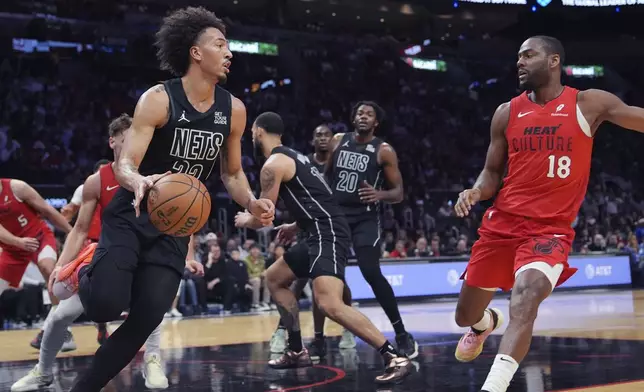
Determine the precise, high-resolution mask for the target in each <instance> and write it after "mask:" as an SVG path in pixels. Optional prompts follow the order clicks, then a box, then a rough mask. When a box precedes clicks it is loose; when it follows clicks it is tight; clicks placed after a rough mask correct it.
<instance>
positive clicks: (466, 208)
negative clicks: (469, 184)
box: [454, 188, 481, 218]
mask: <svg viewBox="0 0 644 392" xmlns="http://www.w3.org/2000/svg"><path fill="white" fill-rule="evenodd" d="M479 200H481V190H480V189H476V188H475V189H466V190H464V191H463V192H461V193H459V194H458V201H457V202H456V205H454V211H456V215H458V216H459V217H461V218H462V217H464V216H468V215H469V214H470V210H471V209H472V207H473V206H474V205H475V204H476V203H478V202H479Z"/></svg>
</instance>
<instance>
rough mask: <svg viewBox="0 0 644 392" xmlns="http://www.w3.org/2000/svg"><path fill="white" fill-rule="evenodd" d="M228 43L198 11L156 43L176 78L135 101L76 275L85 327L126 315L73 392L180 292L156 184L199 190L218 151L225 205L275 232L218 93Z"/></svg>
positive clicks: (238, 127)
mask: <svg viewBox="0 0 644 392" xmlns="http://www.w3.org/2000/svg"><path fill="white" fill-rule="evenodd" d="M224 34H225V25H224V23H223V22H222V20H221V19H219V18H217V17H216V16H215V14H214V13H212V12H210V11H208V10H207V9H205V8H203V7H187V8H183V9H178V10H175V11H174V12H172V13H171V14H170V15H168V16H167V17H166V18H165V19H164V20H163V23H162V25H161V27H160V29H159V31H158V32H157V34H156V43H155V45H156V46H157V49H158V51H157V56H158V58H159V60H160V62H161V67H162V68H163V69H165V70H169V71H171V72H172V73H173V74H175V75H177V76H178V77H177V78H174V79H170V80H167V81H165V82H163V83H162V84H159V85H157V86H154V87H152V88H150V89H149V90H147V91H146V92H145V93H144V94H143V95H142V96H141V98H140V99H139V101H138V103H137V105H136V109H135V111H134V117H133V119H132V126H131V128H130V130H129V131H128V132H127V134H126V136H125V141H124V143H123V150H122V152H121V156H120V159H119V161H118V162H117V163H116V165H115V166H114V174H115V176H116V180H117V181H118V183H119V184H120V188H119V189H118V190H117V191H116V194H115V195H114V197H113V199H112V201H111V202H110V204H109V205H108V206H107V207H106V208H105V209H104V210H103V215H102V221H103V224H102V228H101V236H100V239H99V242H98V245H97V246H96V251H95V253H94V256H93V258H92V261H91V263H90V264H89V265H87V266H84V267H82V268H80V269H79V271H78V280H79V291H78V294H79V296H80V299H81V302H82V303H83V307H84V309H85V312H86V313H87V315H88V317H89V318H90V319H92V320H93V321H96V322H102V321H110V320H114V319H116V318H118V317H119V315H120V314H121V312H122V311H123V310H125V309H128V308H129V310H130V311H129V314H128V317H127V319H126V320H125V321H124V322H123V324H122V325H121V326H120V327H119V328H118V329H117V330H116V331H115V332H114V333H113V334H112V335H111V336H110V337H109V339H108V340H107V342H105V343H104V344H103V345H102V346H101V347H100V348H99V349H98V351H97V352H96V355H95V356H94V358H93V361H92V365H91V366H90V367H89V369H87V371H85V372H84V373H82V374H80V375H79V377H78V379H77V383H76V384H75V385H74V387H73V388H72V391H74V392H99V391H100V390H101V389H102V388H103V387H104V386H105V385H106V384H107V383H108V382H109V381H110V380H111V379H112V378H113V377H114V376H116V375H117V374H118V373H119V372H120V371H121V370H122V369H123V368H124V367H125V366H126V365H127V364H128V363H130V361H131V360H132V359H133V358H134V356H135V355H136V353H137V352H138V351H139V349H140V348H141V346H143V344H144V342H145V340H146V339H147V338H148V336H149V335H150V334H151V333H152V331H153V330H154V329H155V328H156V327H157V326H158V325H159V323H161V321H162V320H163V316H164V315H165V312H166V311H167V310H168V309H169V308H170V305H171V304H172V301H173V300H174V298H175V295H176V293H177V289H178V288H179V283H180V282H181V277H182V275H183V272H184V269H185V267H186V258H187V256H188V249H189V246H188V243H189V240H188V238H186V237H173V236H170V235H165V234H162V233H160V232H159V230H157V229H156V228H155V227H154V226H153V225H152V223H151V222H150V219H149V216H148V212H147V208H146V204H147V203H146V199H145V197H146V194H147V192H148V191H149V190H150V188H151V187H152V186H153V185H154V183H155V182H156V181H157V180H158V179H160V178H162V177H163V176H164V175H165V174H168V173H171V172H182V173H188V174H191V175H192V176H194V177H195V178H197V179H198V180H200V181H201V182H205V181H207V180H208V178H210V175H211V174H212V172H213V169H214V167H215V166H216V160H217V158H218V157H219V155H220V149H221V177H222V181H223V182H224V185H225V186H226V189H227V190H228V192H229V193H230V195H231V197H232V198H233V199H234V200H235V201H236V202H237V203H239V204H240V205H241V206H243V207H245V208H247V209H248V210H249V211H250V212H251V213H252V214H253V215H254V216H256V217H257V218H258V219H260V220H261V222H262V224H264V225H270V224H272V221H273V217H274V213H275V206H274V205H273V203H272V202H271V201H270V200H257V199H255V197H254V196H253V193H252V191H251V189H250V186H249V184H248V180H247V179H246V176H245V175H244V171H243V169H242V165H241V139H242V135H243V133H244V130H245V128H246V109H245V107H244V104H243V103H242V102H241V101H240V100H239V99H238V98H236V97H233V96H232V95H231V94H230V93H229V92H228V91H226V90H225V89H223V88H222V87H221V86H220V84H221V83H224V82H225V81H226V80H227V78H228V73H229V66H230V59H231V58H232V53H231V52H230V49H229V48H228V41H227V40H226V36H225V35H224Z"/></svg>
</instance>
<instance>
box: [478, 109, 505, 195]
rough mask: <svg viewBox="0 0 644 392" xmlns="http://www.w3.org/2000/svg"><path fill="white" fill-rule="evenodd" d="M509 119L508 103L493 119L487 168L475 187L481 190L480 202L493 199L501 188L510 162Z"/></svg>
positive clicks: (496, 112) (495, 113) (480, 175)
mask: <svg viewBox="0 0 644 392" xmlns="http://www.w3.org/2000/svg"><path fill="white" fill-rule="evenodd" d="M509 119H510V103H509V102H506V103H503V104H501V105H500V106H499V107H498V108H497V109H496V111H495V112H494V116H493V117H492V124H491V126H490V145H489V146H488V149H487V156H486V157H485V166H484V167H483V171H482V172H481V174H479V177H478V178H477V179H476V182H475V183H474V186H473V189H478V190H480V192H481V197H480V200H488V199H491V198H492V197H494V195H496V193H497V192H498V190H499V187H500V186H501V181H502V180H503V174H504V173H505V164H506V162H507V160H508V141H507V139H506V138H505V129H506V128H507V126H508V121H509Z"/></svg>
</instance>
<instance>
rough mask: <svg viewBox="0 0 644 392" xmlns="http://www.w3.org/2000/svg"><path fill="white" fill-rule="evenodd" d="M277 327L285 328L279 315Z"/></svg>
mask: <svg viewBox="0 0 644 392" xmlns="http://www.w3.org/2000/svg"><path fill="white" fill-rule="evenodd" d="M277 329H286V327H285V326H284V323H283V322H282V318H281V317H280V322H279V323H277Z"/></svg>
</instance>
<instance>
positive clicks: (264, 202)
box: [248, 199, 275, 226]
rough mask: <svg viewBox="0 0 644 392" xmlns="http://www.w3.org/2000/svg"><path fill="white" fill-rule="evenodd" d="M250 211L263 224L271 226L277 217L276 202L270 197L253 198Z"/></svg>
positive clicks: (249, 205) (249, 207)
mask: <svg viewBox="0 0 644 392" xmlns="http://www.w3.org/2000/svg"><path fill="white" fill-rule="evenodd" d="M248 211H250V213H251V214H253V216H254V217H255V218H257V219H259V221H260V222H261V223H262V226H270V225H272V224H273V219H275V204H273V202H272V201H271V200H270V199H256V200H251V202H250V203H249V204H248Z"/></svg>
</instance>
